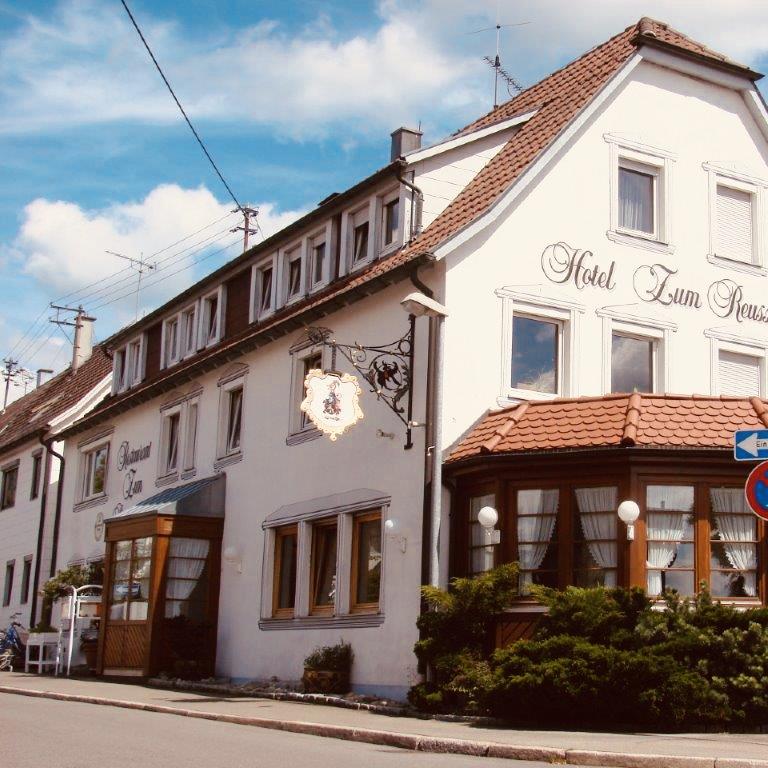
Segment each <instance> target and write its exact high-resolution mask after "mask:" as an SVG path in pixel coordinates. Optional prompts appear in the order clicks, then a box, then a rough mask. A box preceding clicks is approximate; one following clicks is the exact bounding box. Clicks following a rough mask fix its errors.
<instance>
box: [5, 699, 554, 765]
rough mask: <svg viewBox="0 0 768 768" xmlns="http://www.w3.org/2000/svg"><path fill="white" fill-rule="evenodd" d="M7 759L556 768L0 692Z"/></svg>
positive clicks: (11, 761) (12, 761)
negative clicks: (416, 750) (396, 747)
mask: <svg viewBox="0 0 768 768" xmlns="http://www.w3.org/2000/svg"><path fill="white" fill-rule="evenodd" d="M0 760H2V764H3V765H7V766H13V768H43V766H44V767H45V768H177V767H178V768H191V767H192V766H206V768H240V766H243V768H245V767H246V766H247V768H262V767H264V768H267V767H270V768H271V766H275V767H277V766H281V767H282V766H311V767H312V768H325V766H328V768H397V766H414V767H415V768H433V767H434V768H437V767H438V766H440V767H441V768H462V766H475V768H501V767H502V766H504V767H505V768H551V766H550V765H549V764H548V763H533V762H522V761H510V760H496V759H489V758H473V757H465V756H463V755H440V754H430V753H424V752H413V751H410V750H402V749H394V748H391V747H382V746H377V745H374V744H360V743H353V742H348V741H341V740H339V739H327V738H321V737H318V736H305V735H303V734H293V733H283V732H280V731H271V730H266V729H263V728H254V727H252V726H245V725H234V724H231V723H219V722H214V721H210V720H188V719H186V718H184V717H177V716H176V715H165V714H160V713H157V712H137V711H135V710H129V709H118V708H115V707H105V706H99V705H94V704H80V703H77V702H64V701H53V700H50V699H33V698H27V697H25V696H14V695H10V694H0Z"/></svg>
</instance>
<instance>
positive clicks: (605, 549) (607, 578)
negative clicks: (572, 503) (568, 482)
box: [576, 486, 618, 587]
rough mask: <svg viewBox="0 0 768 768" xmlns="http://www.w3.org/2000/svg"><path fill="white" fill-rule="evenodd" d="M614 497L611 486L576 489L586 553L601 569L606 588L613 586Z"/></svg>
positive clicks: (616, 496) (614, 542)
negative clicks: (603, 572) (587, 551)
mask: <svg viewBox="0 0 768 768" xmlns="http://www.w3.org/2000/svg"><path fill="white" fill-rule="evenodd" d="M617 498H618V489H617V488H615V487H613V486H605V487H601V488H577V489H576V502H577V504H578V506H579V519H580V521H581V530H582V531H583V532H584V539H585V541H586V544H587V548H588V549H589V554H590V555H592V558H593V559H594V561H595V562H596V563H597V564H598V565H599V566H600V567H601V568H603V569H604V570H605V574H604V584H605V586H606V587H615V586H616V553H617V550H616V519H617V518H616V509H617ZM603 513H604V514H603ZM597 539H610V541H597Z"/></svg>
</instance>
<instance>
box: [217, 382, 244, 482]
mask: <svg viewBox="0 0 768 768" xmlns="http://www.w3.org/2000/svg"><path fill="white" fill-rule="evenodd" d="M246 373H247V371H246V370H238V371H236V372H235V373H233V374H232V375H230V376H226V377H225V378H223V379H221V380H220V381H219V419H218V430H217V432H218V434H217V440H216V456H217V462H227V463H228V462H229V461H232V460H239V459H240V458H241V457H242V455H243V439H244V436H245V404H246ZM237 389H241V390H242V392H243V395H242V400H241V405H240V445H239V446H238V447H237V448H234V449H233V448H231V446H230V445H229V403H230V397H231V395H232V392H234V391H235V390H237ZM214 468H217V466H216V465H214Z"/></svg>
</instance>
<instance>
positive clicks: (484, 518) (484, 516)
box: [477, 507, 501, 545]
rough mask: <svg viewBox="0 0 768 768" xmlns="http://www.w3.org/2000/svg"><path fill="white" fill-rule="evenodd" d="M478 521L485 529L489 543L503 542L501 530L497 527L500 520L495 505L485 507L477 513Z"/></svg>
mask: <svg viewBox="0 0 768 768" xmlns="http://www.w3.org/2000/svg"><path fill="white" fill-rule="evenodd" d="M477 522H478V523H480V525H481V526H482V527H483V530H485V535H486V537H487V538H488V544H489V545H491V544H500V543H501V531H499V530H497V529H496V523H498V522H499V513H498V512H497V511H496V510H495V509H494V508H493V507H483V508H482V509H481V510H480V511H479V512H478V513H477Z"/></svg>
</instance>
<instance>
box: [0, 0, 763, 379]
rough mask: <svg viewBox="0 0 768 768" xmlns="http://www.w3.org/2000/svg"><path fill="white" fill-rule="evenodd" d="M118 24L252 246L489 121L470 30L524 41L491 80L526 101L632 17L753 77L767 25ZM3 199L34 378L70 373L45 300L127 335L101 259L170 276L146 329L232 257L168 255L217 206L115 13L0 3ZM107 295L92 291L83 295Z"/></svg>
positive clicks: (18, 339) (667, 13) (401, 2)
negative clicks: (332, 196) (398, 158)
mask: <svg viewBox="0 0 768 768" xmlns="http://www.w3.org/2000/svg"><path fill="white" fill-rule="evenodd" d="M129 5H130V6H131V8H132V10H133V12H134V14H135V15H136V17H137V19H138V21H139V23H140V25H141V26H142V29H143V31H144V33H145V35H146V36H147V38H148V40H149V42H150V44H151V45H152V47H153V49H154V51H155V54H156V56H157V57H158V59H159V60H160V62H161V64H162V65H163V67H164V69H165V70H166V74H167V75H168V77H169V79H170V80H171V82H172V84H173V86H174V88H175V89H176V91H177V93H178V95H179V97H180V98H181V100H182V102H183V103H184V105H185V107H186V108H187V110H188V112H189V113H190V116H191V117H192V119H193V121H194V122H195V124H196V126H197V128H198V129H199V131H200V133H201V134H202V135H203V137H204V139H205V141H206V143H207V145H208V146H209V148H210V150H211V152H212V154H213V156H214V157H215V159H216V162H217V163H218V165H219V166H220V168H221V169H222V171H223V173H224V175H225V177H226V178H227V180H228V181H229V183H230V185H231V186H232V187H233V189H234V190H235V192H236V194H237V195H238V197H239V198H240V199H241V200H242V201H243V202H246V201H247V202H250V203H252V204H256V205H258V206H259V208H260V211H261V214H260V221H261V225H262V228H263V230H264V231H265V232H266V233H267V234H270V233H272V232H274V231H276V230H277V229H279V228H280V227H282V226H284V225H285V224H287V223H288V222H289V221H290V220H292V219H293V218H295V217H296V216H298V215H300V214H301V213H302V212H303V211H305V210H307V209H309V208H310V207H312V206H314V205H315V204H316V203H317V202H318V201H319V200H321V199H322V198H324V197H325V196H326V195H327V194H328V193H330V192H332V191H334V190H341V189H344V188H345V187H347V186H349V185H350V184H351V183H353V182H354V181H355V180H356V179H359V178H361V177H362V176H364V175H366V174H367V173H369V172H371V171H372V170H374V169H375V168H377V167H379V166H381V165H383V164H384V163H386V161H387V160H388V152H389V132H390V131H391V130H393V129H394V128H396V127H397V126H399V125H401V124H408V125H414V124H417V123H418V122H419V121H421V123H422V126H423V128H424V131H425V140H426V141H427V142H431V141H434V140H436V139H438V138H440V137H441V136H443V135H445V134H446V133H449V132H450V131H452V130H455V129H456V128H457V127H459V126H461V125H462V124H463V123H465V122H467V121H468V120H470V119H472V118H473V117H474V116H476V115H478V114H481V113H483V112H485V111H487V109H488V108H490V106H491V94H492V79H491V73H490V71H489V69H488V67H487V65H486V64H484V62H483V61H482V57H483V55H485V54H492V53H493V49H494V37H493V33H492V32H482V33H479V34H468V33H469V32H472V31H474V30H477V29H480V28H482V27H487V26H489V25H492V24H493V23H494V22H495V18H496V14H497V13H498V15H499V18H500V20H501V21H502V22H506V23H509V22H520V21H530V22H531V23H530V24H529V25H527V26H523V27H517V28H513V29H507V30H505V31H504V33H503V45H502V59H503V62H504V65H505V67H506V68H507V69H508V70H509V71H510V72H512V73H513V74H514V75H515V76H516V77H517V78H518V79H519V80H521V81H522V82H523V83H524V84H530V83H532V82H535V81H536V80H537V79H539V78H540V77H542V76H544V75H545V74H547V72H549V71H551V70H552V69H554V68H556V67H558V66H560V65H562V64H563V63H565V62H566V61H568V60H570V59H572V58H573V57H575V56H577V55H578V54H579V53H581V52H583V51H584V50H586V49H587V48H589V47H591V46H593V45H595V44H598V43H600V42H601V41H603V40H605V39H606V38H608V37H609V36H610V35H612V34H615V33H616V32H618V31H620V30H621V29H623V28H624V27H626V26H627V25H629V24H631V23H633V22H634V21H636V20H637V19H638V18H639V17H640V16H642V15H646V14H647V15H652V16H654V17H656V18H660V19H663V20H666V21H668V22H669V23H670V24H672V25H673V26H675V27H676V28H678V29H680V30H681V31H683V32H686V33H687V34H689V35H691V36H692V37H694V38H696V39H699V40H701V41H702V42H705V43H707V44H708V45H710V46H711V47H713V48H715V49H717V50H721V51H723V52H724V53H726V54H728V55H730V56H732V57H733V58H735V59H737V60H740V61H743V62H745V63H747V64H750V65H751V66H753V67H755V68H757V69H761V68H762V69H763V70H768V43H766V42H764V41H768V9H766V6H765V3H764V2H762V1H760V2H756V1H753V0H723V1H722V2H715V1H714V0H713V1H711V2H701V0H697V1H696V2H693V1H692V0H650V1H649V2H635V1H634V0H624V1H623V2H618V3H617V2H614V1H613V0H585V1H584V2H581V3H578V4H576V3H573V2H571V0H498V1H497V0H488V1H487V2H486V1H484V0H379V1H378V2H369V1H367V0H346V1H342V0H323V1H322V2H321V1H320V0H294V1H292V2H286V1H285V0H283V1H282V2H277V1H275V0H256V1H254V0H247V1H246V0H186V1H185V2H180V1H179V0H152V1H151V2H150V1H149V0H131V1H130V2H129ZM0 180H2V182H3V183H2V184H0V264H2V269H3V277H4V279H3V280H2V281H0V339H1V340H2V344H0V347H1V349H0V351H2V352H3V354H7V353H8V352H9V351H11V350H13V351H14V356H16V357H19V358H20V360H21V363H22V364H23V365H26V366H27V367H29V368H31V369H34V368H38V367H42V366H51V367H55V368H60V367H62V366H63V365H65V364H66V363H67V362H68V358H69V349H68V342H67V341H66V339H65V337H64V335H63V334H62V333H61V332H60V331H59V330H57V329H56V328H55V327H54V326H51V325H49V324H48V323H47V315H46V313H45V311H44V310H45V306H46V304H47V302H48V301H50V300H54V299H58V298H60V297H62V296H64V297H65V300H66V301H67V302H77V301H78V300H82V301H83V303H84V305H85V307H86V309H89V310H92V311H93V313H94V314H95V315H96V316H97V318H98V321H97V336H98V337H99V338H105V337H106V336H107V335H109V334H110V333H111V332H112V331H114V330H115V329H116V328H117V327H119V326H120V325H122V324H124V323H126V322H129V321H130V320H132V319H133V313H134V297H133V296H132V295H129V294H130V293H131V291H132V287H133V286H134V285H135V282H134V277H133V275H132V274H131V272H130V269H126V271H125V272H123V273H121V274H120V275H118V276H117V277H115V278H108V276H109V275H110V274H111V273H113V272H115V271H116V270H118V269H122V268H124V264H123V263H120V262H119V260H118V259H116V258H115V257H111V256H109V255H107V254H105V253H104V250H105V249H110V250H115V251H118V252H121V253H125V254H127V255H130V256H134V257H138V256H141V255H143V256H144V257H145V258H150V259H151V260H160V259H166V261H164V262H162V263H161V266H164V267H165V269H164V270H162V274H161V270H158V271H157V272H156V274H155V275H150V276H149V277H148V278H147V280H146V285H147V286H148V288H147V290H146V291H144V292H143V293H142V296H141V302H140V304H141V311H147V310H149V309H151V308H153V307H154V306H157V304H159V303H160V302H162V301H164V300H165V299H167V298H169V297H170V296H172V295H173V294H174V293H176V292H178V291H179V290H181V289H183V288H184V287H185V286H186V285H189V283H190V282H191V281H193V280H195V279H197V278H199V277H200V276H202V275H203V274H205V272H207V271H209V270H211V269H213V268H215V267H217V266H219V265H220V264H221V263H223V261H224V260H226V258H231V257H233V256H235V255H236V254H237V252H238V249H237V245H236V244H232V245H231V246H229V244H230V243H234V241H235V240H236V236H234V235H229V233H228V232H227V228H228V226H229V225H234V224H235V223H236V222H235V221H234V217H229V218H224V219H223V220H222V221H220V222H219V224H217V225H216V226H212V227H208V228H207V229H204V230H203V231H202V232H201V233H199V234H198V235H196V236H195V237H193V238H190V239H188V240H184V241H183V242H182V243H181V244H179V245H178V246H175V247H173V248H169V249H167V248H166V246H169V245H170V244H171V243H174V242H176V241H178V240H180V239H181V238H184V237H185V236H187V235H189V234H190V233H192V232H194V231H196V230H199V229H201V228H203V227H206V225H209V224H210V223H211V222H213V221H214V220H217V219H222V217H226V215H227V214H228V212H229V210H230V209H231V204H230V201H228V200H227V196H226V192H225V190H224V189H223V188H222V187H221V185H220V183H219V182H218V179H216V178H215V176H214V175H213V173H212V171H211V169H210V167H209V166H208V164H207V163H206V161H205V160H204V158H203V156H202V154H201V152H200V149H199V148H198V146H197V145H196V144H195V142H194V140H193V138H192V136H191V134H190V133H189V131H188V129H187V127H186V125H185V124H184V123H183V122H182V120H181V117H180V116H179V114H178V112H177V111H176V107H175V105H174V104H173V102H172V101H171V99H170V97H169V95H168V93H167V92H166V91H165V88H164V86H163V84H162V81H161V80H160V78H159V76H158V75H157V73H156V71H155V70H154V69H153V67H152V65H151V62H150V61H149V59H148V57H147V55H146V52H145V51H144V49H143V48H142V47H141V44H140V41H139V39H138V37H137V36H136V34H135V32H134V30H133V29H132V27H130V25H129V22H128V20H127V17H126V16H125V13H124V11H123V9H122V7H121V5H120V3H119V1H118V0H24V2H20V1H18V2H17V1H15V0H0ZM224 246H229V247H228V248H226V249H225V250H223V251H222V252H220V253H219V252H217V251H220V250H221V249H222V248H223V247H224ZM206 247H207V250H206ZM183 248H188V250H187V251H185V252H182V249H183ZM161 249H165V250H163V251H162V253H159V254H158V255H157V256H154V255H153V254H155V253H156V252H157V251H160V250H161ZM161 277H164V278H165V279H162V280H160V278H161ZM104 278H108V279H107V282H106V283H101V284H100V285H97V286H96V287H95V288H99V287H101V288H102V291H101V293H96V294H93V290H94V289H90V290H89V291H88V290H86V291H83V290H82V287H83V286H85V285H87V284H89V283H92V282H94V281H96V280H99V279H104ZM116 281H121V282H116ZM154 281H156V285H154V286H152V282H154ZM113 283H114V285H113ZM105 286H106V287H105ZM118 289H119V290H118ZM121 297H122V298H121ZM116 299H119V300H116ZM107 302H111V303H107ZM41 313H42V314H41ZM37 318H39V320H38V321H37V324H34V321H35V320H36V319H37ZM30 325H32V331H31V333H30V334H28V335H25V332H26V331H27V329H28V328H29V327H30ZM51 333H53V335H52V336H50V338H48V337H49V335H50V334H51ZM14 348H15V349H14Z"/></svg>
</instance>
